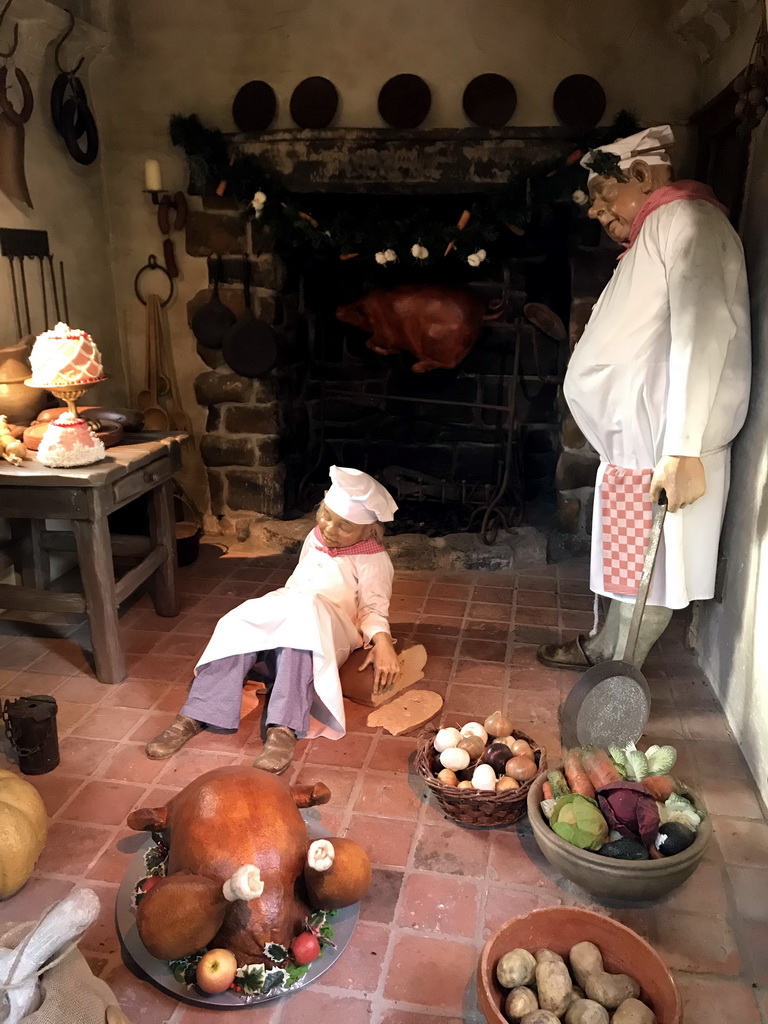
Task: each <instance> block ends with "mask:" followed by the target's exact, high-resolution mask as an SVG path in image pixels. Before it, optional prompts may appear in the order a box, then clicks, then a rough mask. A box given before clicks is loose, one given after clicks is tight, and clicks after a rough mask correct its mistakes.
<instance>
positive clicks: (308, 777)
mask: <svg viewBox="0 0 768 1024" xmlns="http://www.w3.org/2000/svg"><path fill="white" fill-rule="evenodd" d="M357 778H358V773H357V772H356V771H354V770H352V769H350V768H333V767H328V766H326V765H315V764H308V765H305V766H304V767H303V768H301V770H300V771H299V773H298V775H297V776H296V780H295V784H296V785H299V786H313V785H314V784H315V783H316V782H324V783H325V784H326V786H327V787H328V789H330V791H331V799H330V800H329V801H328V803H327V804H324V805H323V806H325V807H328V808H329V810H332V811H340V810H343V809H344V808H345V807H346V806H347V802H348V801H349V798H350V796H351V794H352V789H353V787H354V785H355V782H356V781H357Z"/></svg>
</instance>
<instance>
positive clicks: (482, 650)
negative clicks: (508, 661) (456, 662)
mask: <svg viewBox="0 0 768 1024" xmlns="http://www.w3.org/2000/svg"><path fill="white" fill-rule="evenodd" d="M506 656H507V645H506V644H504V643H500V642H499V641H496V640H464V641H462V643H461V646H460V648H459V657H460V658H462V659H467V660H470V661H497V662H503V661H504V659H505V658H506Z"/></svg>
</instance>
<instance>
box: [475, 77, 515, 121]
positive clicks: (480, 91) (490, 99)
mask: <svg viewBox="0 0 768 1024" xmlns="http://www.w3.org/2000/svg"><path fill="white" fill-rule="evenodd" d="M462 105H463V107H464V113H465V114H466V115H467V117H468V118H469V120H470V121H472V123H473V124H476V125H479V126H480V127H481V128H503V127H504V125H505V124H506V123H507V121H509V119H510V117H512V115H513V114H514V112H515V107H517V93H516V92H515V87H514V85H512V83H511V82H510V80H509V79H508V78H505V77H504V76H503V75H478V76H477V78H473V79H472V81H471V82H470V83H469V85H468V86H467V87H466V89H465V90H464V97H463V99H462Z"/></svg>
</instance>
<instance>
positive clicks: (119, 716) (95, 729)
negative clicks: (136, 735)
mask: <svg viewBox="0 0 768 1024" xmlns="http://www.w3.org/2000/svg"><path fill="white" fill-rule="evenodd" d="M143 715H144V712H143V711H141V710H131V709H129V708H125V707H123V708H121V709H120V711H119V712H116V711H114V710H113V708H112V707H104V706H101V705H100V706H99V707H97V708H96V709H95V710H94V711H90V712H89V713H88V714H87V715H85V717H84V718H81V719H80V721H79V722H78V723H77V724H76V725H75V726H74V728H73V729H72V735H73V736H84V737H87V738H89V739H99V740H121V739H125V738H126V737H127V736H129V735H130V733H131V730H132V729H133V728H134V727H135V726H136V723H137V722H139V721H141V719H142V717H143Z"/></svg>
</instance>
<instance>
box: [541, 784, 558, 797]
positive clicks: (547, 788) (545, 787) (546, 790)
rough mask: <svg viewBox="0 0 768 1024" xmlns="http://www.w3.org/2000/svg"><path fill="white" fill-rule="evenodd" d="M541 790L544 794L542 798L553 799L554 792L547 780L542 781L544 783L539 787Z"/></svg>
mask: <svg viewBox="0 0 768 1024" xmlns="http://www.w3.org/2000/svg"><path fill="white" fill-rule="evenodd" d="M541 791H542V793H543V794H544V799H545V800H554V799H555V794H554V793H553V792H552V787H551V786H550V784H549V783H548V782H545V783H544V785H543V786H542V787H541Z"/></svg>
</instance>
